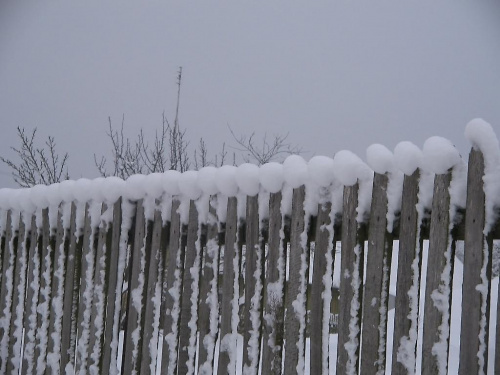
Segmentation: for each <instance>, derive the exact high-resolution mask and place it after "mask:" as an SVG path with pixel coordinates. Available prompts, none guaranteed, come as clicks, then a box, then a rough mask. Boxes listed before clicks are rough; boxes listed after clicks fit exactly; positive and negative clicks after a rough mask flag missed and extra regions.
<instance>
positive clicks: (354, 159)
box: [333, 150, 372, 186]
mask: <svg viewBox="0 0 500 375" xmlns="http://www.w3.org/2000/svg"><path fill="white" fill-rule="evenodd" d="M333 170H334V172H335V176H336V177H337V178H338V180H339V181H340V182H341V183H342V184H343V185H346V186H352V185H354V184H355V183H356V182H357V181H358V180H365V179H368V178H369V177H370V175H371V174H372V171H371V170H370V168H368V166H367V165H366V164H365V163H364V162H363V161H362V160H361V159H360V158H359V156H358V155H356V154H354V153H352V152H351V151H349V150H342V151H339V152H337V153H336V154H335V157H334V158H333Z"/></svg>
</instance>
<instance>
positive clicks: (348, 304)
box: [337, 184, 364, 374]
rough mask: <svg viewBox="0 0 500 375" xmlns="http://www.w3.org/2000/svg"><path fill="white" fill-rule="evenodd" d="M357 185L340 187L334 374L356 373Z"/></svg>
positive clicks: (360, 252) (360, 258) (358, 286)
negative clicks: (342, 198) (335, 369)
mask: <svg viewBox="0 0 500 375" xmlns="http://www.w3.org/2000/svg"><path fill="white" fill-rule="evenodd" d="M358 191H359V185H358V184H355V185H353V186H345V187H344V208H343V214H342V249H341V265H340V286H339V293H340V301H339V305H340V310H339V322H338V327H339V328H338V331H339V333H338V344H337V374H345V373H349V374H351V373H357V371H358V366H359V344H360V333H361V306H362V301H363V296H362V293H363V261H364V256H363V250H364V248H363V246H364V238H363V237H364V236H363V234H362V229H361V228H360V225H359V223H358V221H357V219H356V217H357V212H356V209H357V206H358Z"/></svg>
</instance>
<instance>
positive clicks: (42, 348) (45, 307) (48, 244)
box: [34, 207, 57, 373]
mask: <svg viewBox="0 0 500 375" xmlns="http://www.w3.org/2000/svg"><path fill="white" fill-rule="evenodd" d="M52 209H54V207H52ZM56 209H57V208H56ZM52 230H54V231H55V228H51V227H50V220H49V208H44V209H43V210H42V239H41V242H39V246H40V245H41V247H42V248H41V258H40V266H41V270H40V293H39V295H38V298H39V300H38V309H37V312H38V314H37V331H36V346H35V358H34V360H35V362H36V369H37V372H38V373H41V372H44V371H45V368H46V366H47V362H46V354H47V341H48V326H49V311H50V302H51V282H52V256H53V254H54V244H53V242H54V241H53V240H52Z"/></svg>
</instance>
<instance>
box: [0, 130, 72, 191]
mask: <svg viewBox="0 0 500 375" xmlns="http://www.w3.org/2000/svg"><path fill="white" fill-rule="evenodd" d="M36 131H37V129H36V128H35V129H34V130H33V132H32V133H31V134H27V133H26V131H25V129H24V128H20V127H17V135H18V136H19V139H20V141H21V147H20V148H15V147H11V149H12V150H13V151H14V152H15V153H16V154H17V156H18V159H19V160H17V161H15V160H12V159H7V158H4V157H2V156H0V160H1V161H2V162H4V163H5V164H7V165H8V166H9V167H10V169H11V170H12V177H13V178H14V181H15V182H16V183H17V184H18V185H19V186H21V187H30V186H34V185H37V184H44V185H49V184H52V183H55V182H60V181H61V180H62V179H69V175H68V170H67V165H66V163H67V161H68V153H65V154H64V155H62V156H61V155H59V154H58V153H57V151H56V142H55V139H54V137H51V136H49V137H48V139H47V141H46V142H45V145H44V146H42V147H36V146H35V136H36ZM65 170H66V172H65Z"/></svg>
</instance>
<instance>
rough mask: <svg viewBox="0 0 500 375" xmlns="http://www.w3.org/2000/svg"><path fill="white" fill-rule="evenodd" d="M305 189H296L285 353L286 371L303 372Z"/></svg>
mask: <svg viewBox="0 0 500 375" xmlns="http://www.w3.org/2000/svg"><path fill="white" fill-rule="evenodd" d="M304 198H305V187H304V186H302V187H299V188H296V189H294V190H293V203H292V225H291V238H290V262H289V272H288V274H289V278H288V286H287V291H286V295H285V307H286V310H285V353H284V358H285V359H284V361H285V363H284V368H283V370H284V372H285V373H286V374H292V373H302V372H303V370H304V362H303V359H304V351H305V309H306V297H307V296H306V293H305V292H306V283H307V278H306V275H307V272H305V271H306V270H307V261H308V259H309V257H308V255H307V246H306V244H304V243H302V238H301V237H302V235H303V233H304V232H305V231H307V226H306V223H305V220H304V216H305V213H304Z"/></svg>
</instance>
